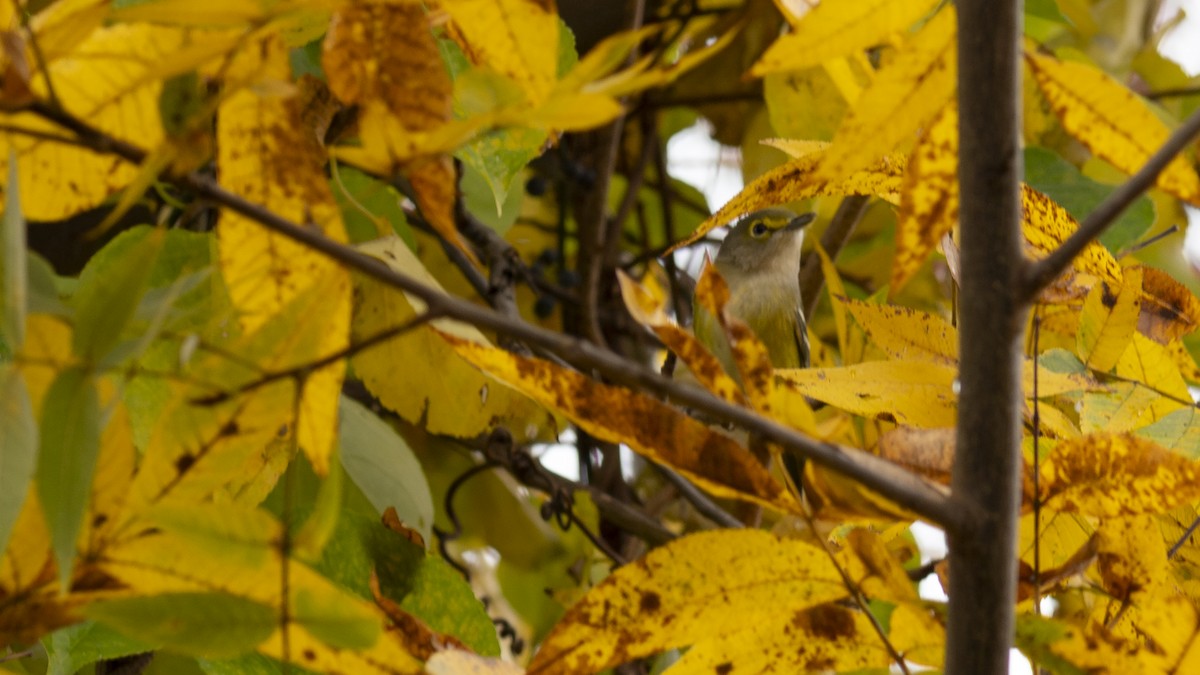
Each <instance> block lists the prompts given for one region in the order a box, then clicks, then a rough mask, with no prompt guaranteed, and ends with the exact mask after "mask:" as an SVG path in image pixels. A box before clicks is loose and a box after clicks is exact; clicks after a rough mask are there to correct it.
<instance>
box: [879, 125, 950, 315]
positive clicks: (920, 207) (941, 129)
mask: <svg viewBox="0 0 1200 675" xmlns="http://www.w3.org/2000/svg"><path fill="white" fill-rule="evenodd" d="M957 222H958V105H957V104H956V103H952V104H950V105H947V106H946V109H945V110H943V111H942V112H941V113H940V114H938V116H937V117H936V118H935V119H934V121H933V122H932V123H931V124H930V125H929V128H928V129H926V130H925V132H924V133H923V134H921V137H920V138H919V139H918V140H917V145H916V147H915V148H913V151H912V155H911V156H910V157H909V159H908V169H907V170H906V171H905V172H904V181H903V183H902V184H901V188H900V213H899V214H898V215H897V216H896V258H895V260H894V261H893V262H892V276H891V281H890V287H891V292H892V293H896V292H897V291H899V290H900V288H901V287H902V286H904V284H905V283H907V282H908V280H909V279H911V278H912V276H913V275H914V274H916V273H917V270H918V269H920V267H921V264H922V263H924V262H925V259H926V258H928V257H929V254H930V253H931V252H932V251H933V250H934V248H935V247H936V246H937V244H938V242H939V241H941V239H942V237H943V236H945V235H946V233H947V232H949V231H950V230H951V229H952V228H953V227H954V225H955V224H956V223H957Z"/></svg>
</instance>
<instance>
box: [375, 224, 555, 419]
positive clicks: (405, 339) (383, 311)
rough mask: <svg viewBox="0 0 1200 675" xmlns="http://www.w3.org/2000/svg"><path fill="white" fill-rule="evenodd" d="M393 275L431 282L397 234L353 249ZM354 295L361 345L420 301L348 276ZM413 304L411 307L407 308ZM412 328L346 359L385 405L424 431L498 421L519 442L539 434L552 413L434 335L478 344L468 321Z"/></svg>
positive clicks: (409, 315) (420, 306)
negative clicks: (374, 259)
mask: <svg viewBox="0 0 1200 675" xmlns="http://www.w3.org/2000/svg"><path fill="white" fill-rule="evenodd" d="M361 249H362V251H363V252H364V253H367V254H369V255H373V256H375V257H377V258H379V259H380V260H382V261H383V262H384V263H386V264H387V265H388V266H390V267H392V268H393V269H395V270H396V271H398V272H402V273H404V274H406V275H408V276H410V277H412V278H414V279H416V280H417V281H420V282H421V283H424V284H425V285H427V286H430V287H432V288H438V289H440V286H439V285H438V283H437V282H436V281H435V280H434V279H433V277H432V276H431V275H430V274H429V272H428V271H427V270H426V269H425V268H424V266H422V265H421V263H420V261H418V260H417V258H416V256H415V255H413V253H412V251H410V250H409V249H408V246H407V245H405V243H404V241H403V240H401V239H400V238H399V237H395V236H393V237H389V238H387V239H378V240H376V241H374V242H371V243H368V244H365V245H363V246H362V247H361ZM354 282H355V286H356V288H357V289H358V291H357V292H358V295H359V297H360V298H361V299H360V301H359V303H358V304H357V306H356V307H355V310H354V324H353V335H354V341H355V342H361V341H363V340H365V339H367V338H370V337H372V336H376V335H379V334H380V333H382V332H383V331H386V330H392V329H395V328H397V327H399V326H402V325H404V324H405V323H407V322H409V321H411V320H412V319H413V318H414V317H416V316H417V315H418V313H419V312H423V311H424V310H425V304H424V303H423V302H421V301H419V300H417V299H415V298H413V297H410V296H406V295H405V294H404V293H401V292H400V291H397V290H395V289H393V288H391V287H388V286H384V285H383V284H381V283H379V282H377V281H374V280H371V279H368V278H365V277H363V276H356V277H355V280H354ZM414 308H415V309H414ZM432 325H433V327H435V328H436V329H437V330H436V331H435V330H432V329H431V328H430V327H429V326H419V327H416V328H413V329H412V330H409V331H407V332H405V333H404V334H402V335H399V336H397V337H394V338H392V339H390V340H387V341H385V342H383V343H382V344H379V345H377V346H375V347H371V348H370V349H366V350H363V351H361V352H359V353H358V354H356V355H355V356H354V357H353V364H354V368H355V370H356V371H357V372H358V373H360V375H361V377H362V378H363V384H365V385H366V387H367V389H368V390H370V391H371V393H372V394H374V395H375V396H378V397H379V400H380V401H381V402H382V403H383V405H384V406H386V407H387V408H388V409H389V410H392V411H393V412H395V413H396V414H398V415H400V416H401V417H403V418H404V419H406V420H408V421H410V422H412V423H414V424H417V423H423V424H424V425H425V428H426V429H427V430H428V431H430V432H431V433H436V434H447V435H452V436H466V437H471V436H475V435H477V434H481V433H484V432H486V431H488V430H490V429H491V428H492V427H493V426H494V425H495V424H503V425H505V426H507V427H509V428H510V429H512V431H513V436H514V437H515V438H517V439H518V440H521V441H527V440H533V439H535V438H539V437H543V436H544V435H545V434H546V432H547V431H549V430H551V429H552V428H553V427H554V420H553V418H552V417H551V416H550V415H549V414H548V413H547V412H546V411H545V410H544V409H542V408H541V407H540V406H539V405H537V404H536V403H534V402H533V401H531V400H529V398H527V397H525V396H523V395H522V394H520V393H519V392H517V391H514V390H513V389H512V388H510V387H508V386H506V385H504V384H502V383H500V382H498V381H496V380H494V379H492V378H490V377H487V376H486V375H482V374H480V373H479V371H478V370H476V369H475V368H474V367H472V366H471V365H470V364H468V363H465V362H463V360H462V358H461V357H459V356H458V355H456V354H455V352H454V349H453V348H452V347H451V346H450V345H448V344H446V341H445V340H444V339H443V338H442V337H441V333H450V334H453V335H457V336H459V337H461V338H464V339H467V340H471V341H473V342H481V343H486V342H487V340H486V338H484V337H483V334H482V333H480V332H479V330H478V329H476V328H475V327H474V326H470V325H468V324H463V323H458V322H454V321H449V320H446V319H439V320H437V321H433V322H432Z"/></svg>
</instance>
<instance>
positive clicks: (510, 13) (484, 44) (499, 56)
mask: <svg viewBox="0 0 1200 675" xmlns="http://www.w3.org/2000/svg"><path fill="white" fill-rule="evenodd" d="M439 4H440V6H441V7H442V8H443V9H445V10H446V11H447V12H449V13H450V18H451V19H453V21H454V25H455V27H457V29H458V32H459V35H456V36H455V39H456V40H457V41H458V42H459V44H460V45H461V46H462V47H463V51H465V52H466V53H467V55H468V56H470V57H471V60H472V61H473V62H475V63H477V64H487V65H488V67H490V68H493V69H495V70H496V71H497V72H499V73H501V74H503V75H507V76H508V77H510V78H512V79H513V80H514V81H516V82H517V84H519V85H520V86H521V89H522V90H523V91H524V92H525V95H526V96H527V97H528V99H529V101H530V102H531V103H533V104H534V105H537V104H538V103H541V102H542V101H543V100H544V99H545V98H546V96H547V95H548V94H549V93H550V90H551V89H552V88H553V87H554V83H555V81H556V75H557V73H556V70H557V67H558V13H557V12H556V11H555V8H554V2H553V1H552V0H442V2H441V3H439Z"/></svg>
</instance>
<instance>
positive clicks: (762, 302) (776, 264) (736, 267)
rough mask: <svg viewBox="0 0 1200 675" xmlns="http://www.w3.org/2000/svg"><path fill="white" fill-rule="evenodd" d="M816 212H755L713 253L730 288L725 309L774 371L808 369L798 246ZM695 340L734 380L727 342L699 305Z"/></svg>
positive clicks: (730, 354) (774, 209) (739, 224)
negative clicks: (744, 327) (745, 328)
mask: <svg viewBox="0 0 1200 675" xmlns="http://www.w3.org/2000/svg"><path fill="white" fill-rule="evenodd" d="M815 217H816V214H813V213H805V214H803V215H797V214H796V213H794V212H792V211H790V210H788V209H783V208H769V209H763V210H761V211H755V212H754V213H751V214H750V215H748V216H746V217H745V218H742V219H741V220H739V221H738V222H737V223H736V224H734V225H733V227H732V228H730V230H729V234H728V235H727V236H726V237H725V240H724V241H723V242H721V248H720V249H719V250H718V251H717V258H716V261H715V262H714V263H713V264H714V265H716V268H717V271H718V272H720V273H721V277H722V278H724V279H725V283H726V285H727V286H728V287H729V293H730V298H729V302H728V304H727V305H726V311H727V312H728V313H729V314H730V315H731V316H733V317H735V318H737V319H740V320H741V321H742V322H744V323H745V324H746V325H748V326H749V327H750V329H751V330H753V331H754V334H755V335H757V336H758V339H759V340H761V341H762V342H763V344H764V345H765V346H766V348H767V353H768V357H769V358H770V360H771V365H772V366H774V367H775V368H807V367H808V365H809V345H808V330H807V328H806V325H805V321H804V310H803V308H802V306H801V298H800V280H799V276H800V246H801V245H802V244H803V243H804V228H805V227H806V226H807V225H808V224H809V223H811V222H812V221H813V220H814V219H815ZM693 316H694V317H695V319H694V325H693V332H694V333H695V334H696V338H697V339H698V340H699V341H700V342H701V343H702V344H703V345H704V346H705V347H707V348H708V350H709V351H711V352H712V353H713V355H714V356H716V357H717V359H718V360H719V361H720V362H721V365H722V366H723V367H724V368H725V371H726V372H727V373H729V374H730V376H732V377H734V378H735V379H736V378H737V377H738V374H737V368H736V366H735V364H734V361H733V354H732V352H731V351H730V348H729V342H728V340H727V339H726V338H725V334H724V331H722V330H721V327H720V325H719V324H718V323H717V321H716V318H715V317H713V316H712V315H711V314H709V313H708V312H707V311H704V310H703V308H701V307H699V306H697V307H695V311H694V312H693Z"/></svg>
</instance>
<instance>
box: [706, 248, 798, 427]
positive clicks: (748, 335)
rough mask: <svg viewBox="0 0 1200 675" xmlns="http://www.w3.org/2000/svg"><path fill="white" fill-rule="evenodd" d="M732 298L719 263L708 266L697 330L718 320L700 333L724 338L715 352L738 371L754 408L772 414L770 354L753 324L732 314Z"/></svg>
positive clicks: (768, 414) (727, 365)
mask: <svg viewBox="0 0 1200 675" xmlns="http://www.w3.org/2000/svg"><path fill="white" fill-rule="evenodd" d="M730 300H731V295H730V289H729V286H728V285H727V284H726V283H725V280H724V279H723V278H722V277H721V273H720V272H719V271H717V266H716V265H707V266H705V268H704V271H703V272H702V273H701V274H700V279H699V280H698V281H697V282H696V290H695V302H696V307H697V312H696V317H695V321H696V325H697V330H701V328H700V327H701V325H702V324H703V323H704V322H710V324H711V323H715V325H710V326H709V327H708V328H706V329H703V330H704V332H701V333H700V334H701V335H712V336H713V337H714V338H717V337H718V336H723V337H724V338H725V341H724V342H718V343H717V345H716V346H715V347H714V349H715V351H716V353H715V356H717V358H718V359H719V360H721V362H722V363H724V365H725V368H726V370H727V371H733V372H734V374H736V376H737V378H738V381H739V382H740V383H741V384H742V387H743V388H744V390H745V392H746V398H747V399H748V400H749V401H750V404H751V405H752V406H753V407H754V409H755V410H758V411H759V412H761V413H763V414H764V415H767V416H770V414H771V411H770V407H771V389H772V388H773V386H774V382H773V377H772V375H773V373H774V368H773V367H772V366H771V357H770V354H768V352H767V347H766V345H764V344H763V343H762V341H761V340H759V338H758V336H757V335H755V334H754V331H752V330H751V329H750V326H748V325H746V323H745V322H743V321H740V320H738V319H737V318H736V317H734V316H732V314H731V313H730V311H729V305H730ZM789 332H790V331H789ZM722 352H724V353H722Z"/></svg>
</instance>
